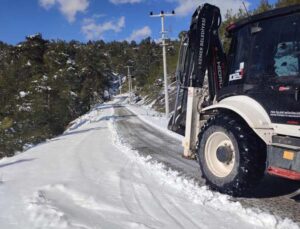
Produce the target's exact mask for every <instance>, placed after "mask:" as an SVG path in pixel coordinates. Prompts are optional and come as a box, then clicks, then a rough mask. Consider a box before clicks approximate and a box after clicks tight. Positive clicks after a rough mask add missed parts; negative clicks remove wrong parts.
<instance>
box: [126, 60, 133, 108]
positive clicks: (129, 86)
mask: <svg viewBox="0 0 300 229" xmlns="http://www.w3.org/2000/svg"><path fill="white" fill-rule="evenodd" d="M125 67H126V68H127V77H128V89H129V103H131V102H132V101H131V100H132V77H131V73H130V68H132V66H129V65H127V66H125Z"/></svg>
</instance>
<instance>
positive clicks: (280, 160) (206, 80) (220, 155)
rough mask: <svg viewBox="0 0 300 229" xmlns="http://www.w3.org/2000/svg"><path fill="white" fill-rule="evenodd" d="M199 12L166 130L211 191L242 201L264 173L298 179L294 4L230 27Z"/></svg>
mask: <svg viewBox="0 0 300 229" xmlns="http://www.w3.org/2000/svg"><path fill="white" fill-rule="evenodd" d="M220 25H221V14H220V9H219V8H218V7H216V6H213V5H210V4H204V5H203V6H200V7H199V8H198V9H197V10H196V11H195V13H194V14H193V16H192V21H191V26H190V29H189V31H188V32H187V33H186V35H185V36H184V38H183V39H182V45H181V49H180V55H179V61H178V66H177V85H178V86H177V97H176V103H175V109H174V113H173V116H172V118H171V120H170V123H169V129H171V130H173V131H175V132H177V133H180V134H182V135H184V136H185V138H184V140H183V146H184V157H186V158H191V159H193V158H196V159H197V160H198V162H199V164H200V168H201V172H202V176H203V177H204V178H205V180H206V183H207V184H208V186H210V187H211V188H212V189H214V190H217V191H220V192H222V193H227V194H231V195H243V194H245V193H246V192H247V191H248V190H249V189H251V188H253V187H255V186H256V185H257V184H258V182H259V181H260V180H261V178H262V177H263V176H264V174H265V172H267V173H269V174H272V175H276V176H280V177H284V178H288V179H292V180H297V181H299V180H300V102H299V101H300V93H299V89H300V5H294V6H290V7H286V8H280V9H274V10H271V11H268V12H265V13H262V14H258V15H254V16H250V17H248V18H245V19H242V20H241V21H239V22H237V23H234V24H230V26H229V27H228V28H227V36H228V37H229V38H231V44H230V48H229V51H228V54H227V55H226V54H225V53H224V51H223V47H222V43H221V41H220V38H219V28H220Z"/></svg>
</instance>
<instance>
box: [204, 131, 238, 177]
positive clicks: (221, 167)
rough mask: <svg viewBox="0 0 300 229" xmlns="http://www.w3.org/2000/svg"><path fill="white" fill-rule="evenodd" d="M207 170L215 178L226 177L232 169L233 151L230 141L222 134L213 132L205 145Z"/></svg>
mask: <svg viewBox="0 0 300 229" xmlns="http://www.w3.org/2000/svg"><path fill="white" fill-rule="evenodd" d="M204 152H205V153H204V154H205V160H206V163H207V167H208V169H209V170H210V171H211V172H212V173H213V174H214V175H215V176H217V177H226V176H228V175H229V174H230V173H231V171H232V169H233V168H234V164H235V163H234V162H235V150H234V146H233V143H232V141H231V139H230V138H229V137H228V135H227V134H226V133H224V132H219V131H218V132H214V133H213V134H211V135H210V136H209V138H208V139H207V141H206V144H205V151H204Z"/></svg>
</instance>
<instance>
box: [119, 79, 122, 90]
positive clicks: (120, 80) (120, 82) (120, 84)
mask: <svg viewBox="0 0 300 229" xmlns="http://www.w3.org/2000/svg"><path fill="white" fill-rule="evenodd" d="M119 89H120V95H121V94H122V77H121V76H120V75H119Z"/></svg>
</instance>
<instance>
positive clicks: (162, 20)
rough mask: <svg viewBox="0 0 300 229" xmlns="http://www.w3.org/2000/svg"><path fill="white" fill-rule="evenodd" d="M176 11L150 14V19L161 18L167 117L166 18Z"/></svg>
mask: <svg viewBox="0 0 300 229" xmlns="http://www.w3.org/2000/svg"><path fill="white" fill-rule="evenodd" d="M174 15H175V11H174V10H173V11H172V13H164V11H161V12H160V14H153V12H150V17H160V18H161V39H162V48H163V66H164V87H165V111H166V115H168V114H169V112H170V109H169V93H168V78H167V77H168V76H167V55H166V46H167V44H166V31H165V17H170V16H174Z"/></svg>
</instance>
